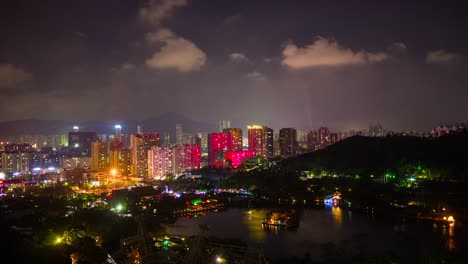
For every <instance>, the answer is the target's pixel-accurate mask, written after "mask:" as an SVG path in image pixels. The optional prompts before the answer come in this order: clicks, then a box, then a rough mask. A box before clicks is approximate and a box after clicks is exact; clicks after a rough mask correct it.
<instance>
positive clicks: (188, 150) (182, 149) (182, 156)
mask: <svg viewBox="0 0 468 264" xmlns="http://www.w3.org/2000/svg"><path fill="white" fill-rule="evenodd" d="M173 154H174V161H173V164H174V167H175V168H174V170H175V173H174V175H175V176H178V175H180V174H182V173H185V172H188V171H191V170H193V169H199V168H200V157H201V151H200V145H179V146H174V147H173Z"/></svg>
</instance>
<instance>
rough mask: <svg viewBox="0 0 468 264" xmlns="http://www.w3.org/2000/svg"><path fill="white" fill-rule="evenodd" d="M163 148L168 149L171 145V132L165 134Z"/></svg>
mask: <svg viewBox="0 0 468 264" xmlns="http://www.w3.org/2000/svg"><path fill="white" fill-rule="evenodd" d="M161 145H162V146H164V147H168V146H170V145H171V134H170V133H169V132H164V133H163V140H162V144H161Z"/></svg>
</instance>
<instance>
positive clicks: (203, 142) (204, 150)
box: [197, 132, 208, 153]
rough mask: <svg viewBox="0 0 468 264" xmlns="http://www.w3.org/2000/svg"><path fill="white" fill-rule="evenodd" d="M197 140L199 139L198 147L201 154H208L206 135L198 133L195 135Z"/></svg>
mask: <svg viewBox="0 0 468 264" xmlns="http://www.w3.org/2000/svg"><path fill="white" fill-rule="evenodd" d="M197 136H198V138H199V139H200V147H201V151H202V153H207V152H208V133H204V132H199V133H197Z"/></svg>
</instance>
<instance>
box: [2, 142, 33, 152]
mask: <svg viewBox="0 0 468 264" xmlns="http://www.w3.org/2000/svg"><path fill="white" fill-rule="evenodd" d="M32 150H33V147H32V145H31V144H7V145H5V152H6V153H17V152H31V151H32Z"/></svg>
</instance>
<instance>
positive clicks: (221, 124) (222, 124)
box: [219, 120, 231, 132]
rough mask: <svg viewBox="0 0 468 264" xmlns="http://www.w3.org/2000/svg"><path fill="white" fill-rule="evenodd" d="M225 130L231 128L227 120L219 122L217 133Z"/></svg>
mask: <svg viewBox="0 0 468 264" xmlns="http://www.w3.org/2000/svg"><path fill="white" fill-rule="evenodd" d="M227 128H231V121H229V120H221V121H219V132H223V131H224V130H225V129H227Z"/></svg>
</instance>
